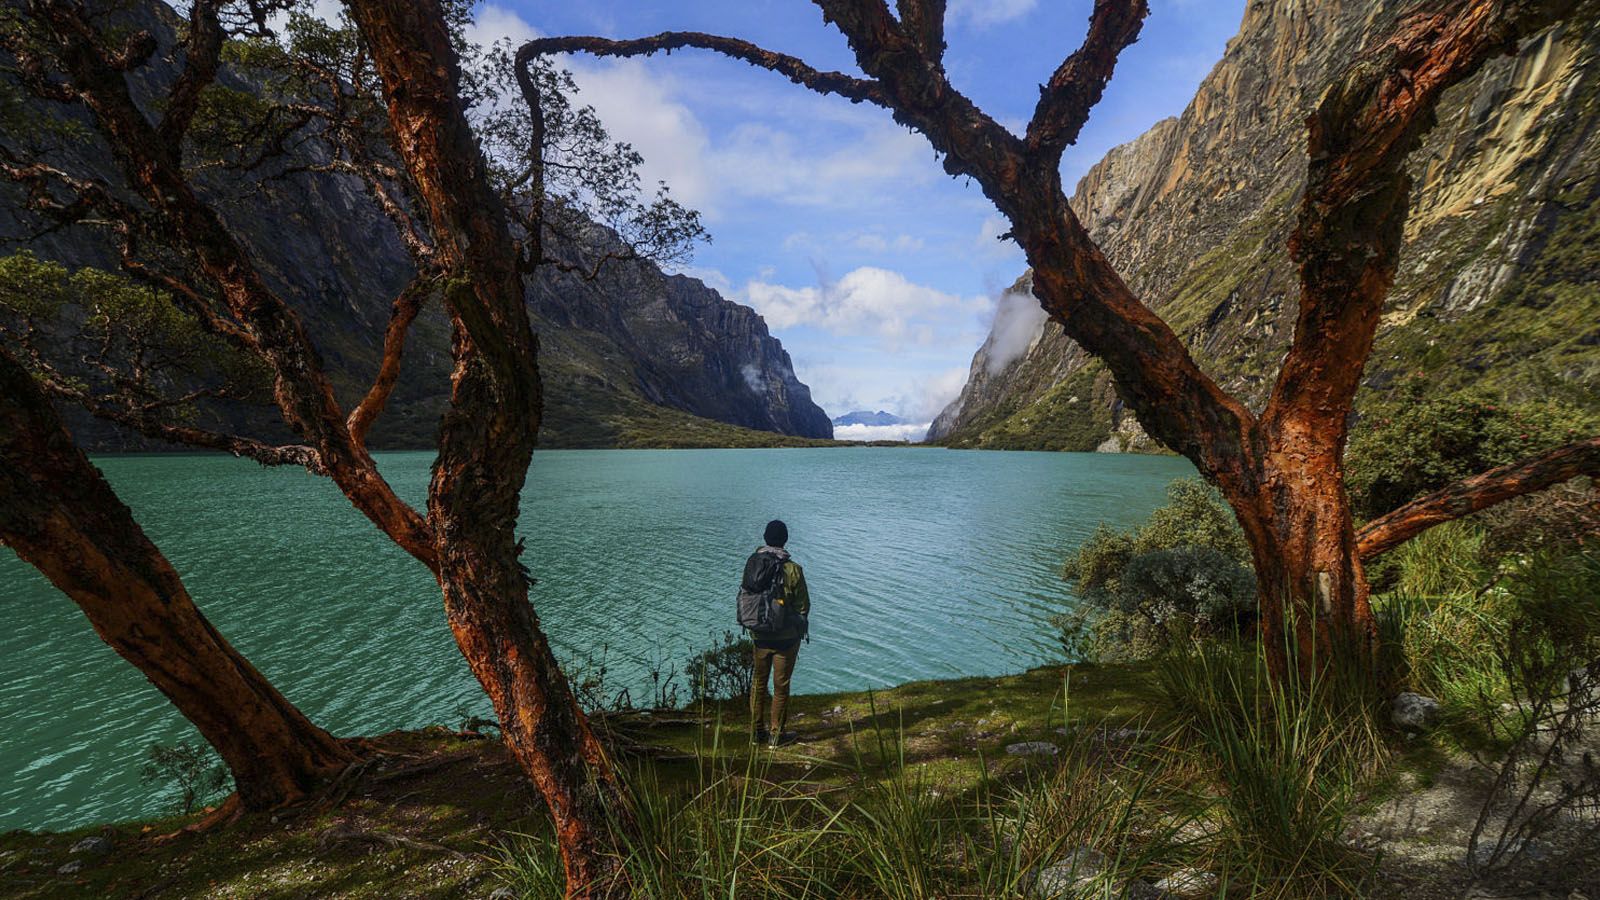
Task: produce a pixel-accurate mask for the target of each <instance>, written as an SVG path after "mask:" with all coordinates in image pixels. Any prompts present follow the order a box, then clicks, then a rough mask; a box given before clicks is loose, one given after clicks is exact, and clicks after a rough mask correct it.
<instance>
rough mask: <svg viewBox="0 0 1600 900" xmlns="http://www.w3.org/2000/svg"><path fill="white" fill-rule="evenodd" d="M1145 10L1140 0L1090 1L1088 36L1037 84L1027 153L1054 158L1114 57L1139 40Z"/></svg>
mask: <svg viewBox="0 0 1600 900" xmlns="http://www.w3.org/2000/svg"><path fill="white" fill-rule="evenodd" d="M1149 14H1150V8H1149V6H1148V5H1146V3H1145V0H1095V5H1094V14H1093V16H1092V17H1091V18H1090V19H1089V35H1088V37H1086V38H1084V41H1083V46H1082V47H1079V48H1078V50H1077V52H1075V53H1073V54H1072V55H1071V56H1069V57H1067V58H1066V59H1065V60H1064V61H1063V62H1062V63H1061V65H1060V66H1059V67H1058V68H1057V69H1056V71H1055V73H1054V74H1053V75H1051V76H1050V82H1049V83H1048V84H1046V85H1044V86H1042V87H1041V88H1039V105H1038V106H1036V107H1035V108H1034V111H1033V120H1032V121H1030V122H1029V123H1028V136H1027V141H1028V151H1029V152H1030V153H1033V154H1035V155H1037V156H1038V157H1040V158H1041V159H1043V160H1045V161H1047V162H1048V161H1049V160H1051V159H1054V160H1057V161H1059V160H1060V158H1061V153H1062V151H1064V150H1065V149H1066V148H1067V146H1068V145H1069V144H1073V143H1076V142H1077V140H1078V132H1079V131H1081V130H1082V129H1083V123H1084V122H1086V121H1088V119H1089V111H1090V110H1091V109H1093V108H1094V107H1095V104H1097V103H1099V102H1100V96H1101V95H1102V94H1103V93H1105V89H1106V82H1108V81H1110V80H1111V73H1112V70H1113V69H1115V68H1116V64H1117V58H1118V57H1119V56H1120V55H1121V54H1122V51H1123V50H1126V49H1127V48H1128V46H1129V45H1131V44H1132V43H1133V42H1134V41H1136V40H1138V38H1139V30H1140V29H1141V28H1142V27H1143V25H1144V18H1145V16H1147V15H1149Z"/></svg>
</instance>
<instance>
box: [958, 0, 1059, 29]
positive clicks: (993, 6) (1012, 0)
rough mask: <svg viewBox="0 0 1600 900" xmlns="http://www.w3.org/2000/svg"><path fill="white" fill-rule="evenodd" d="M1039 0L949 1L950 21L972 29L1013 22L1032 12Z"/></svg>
mask: <svg viewBox="0 0 1600 900" xmlns="http://www.w3.org/2000/svg"><path fill="white" fill-rule="evenodd" d="M1038 5H1039V0H951V2H950V19H951V20H952V21H955V22H965V23H967V24H968V25H971V26H972V27H973V28H988V27H989V26H991V25H1003V24H1005V23H1006V22H1013V21H1016V20H1017V19H1020V18H1022V17H1023V16H1025V15H1027V14H1028V13H1031V12H1033V10H1034V7H1036V6H1038Z"/></svg>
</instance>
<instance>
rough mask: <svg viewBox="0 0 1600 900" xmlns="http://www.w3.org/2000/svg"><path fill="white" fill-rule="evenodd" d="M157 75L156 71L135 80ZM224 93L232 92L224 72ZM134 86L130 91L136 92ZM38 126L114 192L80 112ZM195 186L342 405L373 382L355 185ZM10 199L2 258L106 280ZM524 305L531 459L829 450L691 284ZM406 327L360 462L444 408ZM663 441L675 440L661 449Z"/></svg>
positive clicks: (143, 18) (588, 247)
mask: <svg viewBox="0 0 1600 900" xmlns="http://www.w3.org/2000/svg"><path fill="white" fill-rule="evenodd" d="M138 15H139V16H140V19H139V24H140V26H141V27H145V28H149V29H151V30H152V31H153V32H154V33H155V34H156V35H157V37H158V39H159V40H160V41H161V43H162V44H163V46H170V44H171V41H172V27H173V23H174V22H175V19H174V18H173V16H172V14H171V10H170V9H168V8H166V7H164V6H157V5H152V6H151V7H150V9H149V10H148V11H140V13H138ZM171 75H172V72H171V70H170V68H169V67H168V65H167V64H166V63H165V61H164V60H160V57H158V61H157V62H155V63H154V64H153V65H152V66H150V67H148V68H147V69H145V70H141V73H140V78H141V79H150V80H161V79H166V78H170V77H171ZM222 77H223V78H224V79H225V80H228V81H229V82H230V83H231V84H233V85H235V86H245V83H244V82H242V81H240V80H239V79H238V78H237V77H235V76H234V75H232V74H231V73H226V72H225V73H224V74H223V76H222ZM147 87H148V86H146V85H137V84H136V90H139V89H141V88H147ZM140 92H141V93H144V94H145V95H147V96H153V95H154V93H155V92H154V91H152V90H140ZM41 111H44V110H43V109H42V108H41ZM48 114H49V115H52V116H57V115H60V116H73V117H77V118H78V119H79V120H80V123H79V124H80V125H81V126H83V127H81V128H80V129H79V132H80V133H81V134H82V135H83V137H82V139H81V140H74V141H72V142H71V143H70V144H69V145H68V146H67V147H66V148H64V149H63V150H61V151H59V152H58V155H57V157H56V162H58V163H59V164H62V165H63V167H65V168H69V169H70V170H74V171H89V172H92V173H94V174H95V175H96V176H98V177H99V178H101V179H103V180H105V181H106V182H108V183H110V184H113V185H115V184H119V183H120V181H121V179H120V177H119V175H118V170H117V167H116V165H115V163H114V162H113V160H112V158H111V157H110V155H109V153H108V152H107V150H106V149H105V148H104V147H103V146H102V145H101V143H100V141H99V140H98V138H96V137H93V136H92V135H93V132H92V129H91V128H89V127H87V126H88V123H87V120H86V119H82V114H81V112H77V111H71V110H66V109H64V108H52V109H50V110H49V111H48ZM200 185H201V187H202V190H203V193H204V194H205V195H206V196H207V197H208V198H209V199H211V200H212V201H213V202H214V203H216V204H217V205H218V207H219V211H220V212H221V213H222V215H223V217H224V219H225V220H226V221H227V222H228V223H229V226H230V227H231V228H232V229H233V231H234V232H235V234H237V235H239V236H240V238H241V239H242V240H243V242H244V243H245V245H246V246H247V248H248V249H249V250H250V252H251V253H252V255H253V256H254V258H255V259H256V261H257V264H258V265H259V266H260V268H261V269H262V272H263V274H264V275H265V277H266V279H267V281H268V283H269V285H270V286H271V287H272V288H273V289H274V290H276V291H278V292H280V293H281V294H282V295H283V296H284V297H285V298H286V299H287V300H288V301H289V302H290V304H291V305H293V306H294V307H295V309H296V311H297V312H298V313H299V314H300V315H301V316H302V317H303V318H304V319H305V321H306V324H307V326H308V328H309V330H310V331H311V334H312V336H313V340H314V341H315V343H316V345H317V349H318V351H319V352H320V353H321V355H322V356H323V360H324V363H325V364H326V366H327V369H328V371H329V374H330V377H331V379H332V380H333V382H334V386H335V389H336V390H337V391H338V393H339V394H340V398H341V400H343V401H344V402H346V403H354V402H355V401H356V400H358V399H359V398H360V396H361V394H362V393H363V392H364V391H365V389H366V387H367V385H368V384H370V382H371V379H372V376H373V373H374V372H375V371H376V369H377V364H378V359H379V357H380V352H381V347H382V337H383V329H384V325H385V323H386V322H387V321H388V318H389V303H390V300H391V299H392V298H393V296H394V295H395V293H396V292H398V291H399V290H400V289H401V288H402V287H403V286H404V285H405V284H406V282H407V281H408V280H409V279H410V277H411V272H412V266H411V262H410V259H409V257H408V256H407V254H406V252H405V249H404V247H403V246H402V244H401V243H400V241H399V239H398V237H397V236H396V234H395V232H394V230H393V228H392V226H391V225H390V223H389V222H388V220H387V219H385V218H384V217H383V216H382V215H381V214H380V213H379V211H378V210H377V208H376V207H375V205H374V204H373V203H372V201H371V200H370V199H369V198H368V197H367V196H366V194H365V193H364V191H363V190H362V189H361V188H360V186H359V185H358V184H357V183H355V181H354V180H352V179H346V178H339V177H334V176H328V175H316V174H298V175H294V176H291V177H288V178H276V179H255V178H249V177H245V176H238V177H218V176H215V175H208V176H205V177H202V178H201V180H200ZM23 199H24V198H23V195H22V194H21V193H20V192H19V191H18V190H17V189H16V188H15V186H13V185H11V184H9V183H3V182H0V241H6V242H7V245H6V246H7V248H8V249H5V250H0V252H4V253H9V252H13V250H14V249H16V248H18V247H22V248H27V249H30V250H32V251H33V252H35V253H36V254H38V255H39V256H41V257H44V258H48V259H53V260H56V261H59V262H61V263H63V264H65V265H67V266H69V267H74V268H75V267H78V266H96V267H99V268H105V269H115V268H116V256H115V253H114V252H113V249H112V245H111V244H110V243H109V242H108V241H107V240H106V238H105V237H104V235H102V234H100V233H98V232H96V231H94V230H93V229H89V228H77V229H70V230H65V231H54V232H50V233H47V234H42V235H38V236H33V235H34V234H35V232H36V231H38V230H39V229H38V224H39V223H38V222H36V221H34V220H33V219H32V217H31V216H30V214H28V213H27V212H26V211H25V209H24V204H23ZM614 247H615V237H614V236H613V235H612V234H611V233H610V232H608V231H606V230H605V229H602V228H599V227H595V228H592V229H591V230H590V231H589V232H588V233H587V234H584V235H581V236H580V237H579V239H578V240H577V242H576V243H575V244H567V245H562V246H559V247H557V248H556V252H557V254H558V255H560V256H562V257H563V258H566V259H568V260H590V259H593V258H596V257H598V256H599V255H600V254H603V253H604V252H605V251H606V250H607V249H610V248H614ZM527 298H528V303H529V311H530V313H531V314H532V318H533V324H534V328H535V330H536V331H538V332H539V335H540V339H541V349H542V351H543V352H542V356H541V368H542V370H543V372H544V376H545V379H546V385H545V399H546V419H545V423H544V427H543V429H542V431H541V445H542V446H551V447H559V446H586V447H587V446H615V445H619V444H630V445H639V444H650V443H653V442H655V441H656V437H655V436H654V435H653V434H652V433H651V429H656V430H657V431H662V432H666V431H671V432H688V433H692V434H693V435H694V438H693V440H694V441H696V442H698V443H715V442H717V441H719V440H724V439H726V440H730V441H732V442H737V443H741V444H749V443H759V442H760V441H761V440H762V439H761V438H760V437H759V436H754V435H739V434H734V433H732V431H731V430H730V429H719V428H716V427H714V426H713V423H725V424H726V425H733V426H740V427H743V428H749V429H755V430H758V431H763V432H773V433H775V435H774V437H775V438H776V437H777V436H779V435H783V436H797V437H804V438H829V437H831V436H832V434H833V426H832V424H831V423H830V422H829V420H828V416H827V414H826V413H825V412H823V410H822V409H821V408H820V407H818V406H817V405H816V404H815V403H814V402H812V400H811V392H810V390H809V389H808V388H807V387H806V386H805V385H804V384H802V383H801V382H800V381H799V379H798V378H796V376H795V373H794V368H793V365H792V364H791V361H790V359H789V355H788V353H786V352H785V351H784V349H783V346H782V344H780V343H779V341H778V340H777V339H776V338H774V337H773V336H772V335H771V334H770V333H769V332H768V331H767V327H766V323H765V322H764V321H762V319H761V317H760V316H759V315H758V314H757V313H756V312H755V311H754V310H751V309H749V308H748V307H744V306H740V305H739V304H736V303H733V302H732V301H729V300H727V299H725V298H723V297H722V296H721V295H719V294H718V293H717V292H716V291H714V290H712V289H710V288H708V287H706V286H705V285H704V284H702V283H700V282H699V281H697V280H694V279H691V278H685V277H682V276H674V275H667V274H665V273H663V272H662V271H661V270H660V269H659V268H658V267H657V266H655V265H654V264H652V263H650V262H646V261H628V262H613V263H607V264H606V265H605V266H604V267H602V269H601V274H600V276H599V277H598V278H596V279H595V280H592V281H588V280H585V279H583V278H582V277H579V276H577V275H564V274H561V273H560V272H558V271H556V270H555V269H554V268H551V267H547V268H546V269H544V270H541V272H540V273H539V274H538V275H537V276H536V277H534V278H531V279H530V280H529V282H528V285H527ZM414 328H415V331H414V333H413V336H412V339H411V340H410V341H409V342H408V344H407V350H406V361H405V368H404V372H403V374H402V377H401V380H400V383H399V384H398V385H397V387H396V389H395V393H394V395H393V398H392V400H391V402H390V405H389V407H388V409H387V410H386V411H385V413H384V416H383V418H382V419H380V420H379V422H378V425H377V427H376V428H375V429H374V430H373V432H372V436H371V443H372V445H373V446H374V447H385V448H396V447H424V446H432V444H433V436H434V431H435V429H436V428H437V425H438V420H439V414H440V412H441V411H442V410H443V408H444V405H445V403H446V402H447V399H448V391H449V372H450V353H449V347H450V344H449V327H448V323H447V321H446V320H445V317H444V316H443V314H442V313H441V312H440V311H439V310H438V309H436V308H433V309H429V310H428V311H427V312H425V313H424V315H423V316H422V317H421V318H419V320H418V321H417V323H416V325H415V326H414ZM206 415H208V416H210V417H212V419H213V421H218V422H221V423H223V424H226V425H227V426H228V427H230V428H234V429H239V430H244V431H247V432H250V433H255V434H264V435H271V436H282V431H283V429H282V425H281V423H280V422H279V421H278V418H277V414H276V411H275V410H272V409H268V408H254V409H212V410H208V411H206ZM701 420H710V421H701ZM74 425H75V428H76V429H77V430H78V432H79V434H80V438H81V439H82V440H84V441H85V442H86V443H88V444H89V445H90V446H92V447H94V448H97V449H117V448H144V447H146V446H148V445H147V444H146V442H144V441H143V440H142V439H139V438H136V437H132V436H129V435H127V434H126V433H122V432H119V431H117V430H115V429H112V428H110V427H108V426H104V425H102V424H99V423H96V422H93V421H88V420H76V421H75V422H74ZM660 437H661V442H662V443H673V442H674V440H673V435H672V434H665V433H663V434H661V435H660Z"/></svg>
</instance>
